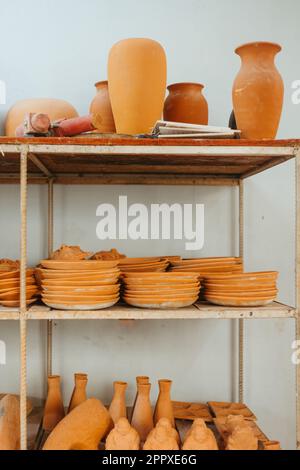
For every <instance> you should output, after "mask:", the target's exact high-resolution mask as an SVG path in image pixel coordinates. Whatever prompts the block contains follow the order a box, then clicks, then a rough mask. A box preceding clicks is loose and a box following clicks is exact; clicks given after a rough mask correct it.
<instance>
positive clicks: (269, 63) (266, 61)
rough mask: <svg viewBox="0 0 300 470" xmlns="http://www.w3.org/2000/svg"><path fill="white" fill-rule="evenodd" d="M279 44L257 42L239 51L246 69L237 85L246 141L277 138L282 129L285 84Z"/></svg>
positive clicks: (235, 97) (237, 109)
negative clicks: (279, 67)
mask: <svg viewBox="0 0 300 470" xmlns="http://www.w3.org/2000/svg"><path fill="white" fill-rule="evenodd" d="M280 51H281V47H280V46H279V45H278V44H274V43H270V42H254V43H250V44H245V45H243V46H240V47H238V48H237V49H236V51H235V52H236V54H238V55H239V56H240V57H241V60H242V66H241V69H240V72H239V74H238V75H237V77H236V79H235V82H234V85H233V106H234V114H235V117H236V122H237V127H238V129H240V130H241V131H242V137H243V138H245V139H275V137H276V134H277V130H278V127H279V122H280V117H281V112H282V106H283V95H284V85H283V81H282V78H281V75H280V74H279V72H278V70H277V68H276V66H275V62H274V60H275V55H276V54H277V53H278V52H280Z"/></svg>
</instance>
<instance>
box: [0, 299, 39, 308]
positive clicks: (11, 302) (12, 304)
mask: <svg viewBox="0 0 300 470" xmlns="http://www.w3.org/2000/svg"><path fill="white" fill-rule="evenodd" d="M37 300H38V299H37V298H33V299H30V300H27V301H26V305H27V307H28V306H29V305H32V304H34V303H35V302H36V301H37ZM1 305H2V306H3V307H8V308H19V307H20V300H6V301H1Z"/></svg>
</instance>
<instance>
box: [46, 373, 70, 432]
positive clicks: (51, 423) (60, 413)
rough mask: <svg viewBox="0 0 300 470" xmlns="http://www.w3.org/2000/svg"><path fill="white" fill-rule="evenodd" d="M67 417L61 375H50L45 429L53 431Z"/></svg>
mask: <svg viewBox="0 0 300 470" xmlns="http://www.w3.org/2000/svg"><path fill="white" fill-rule="evenodd" d="M64 417H65V410H64V404H63V400H62V395H61V390H60V376H59V375H50V376H49V377H48V395H47V400H46V405H45V410H44V418H43V429H44V431H47V432H51V431H53V429H54V428H55V426H57V424H58V423H59V422H60V421H61V420H62V419H63V418H64Z"/></svg>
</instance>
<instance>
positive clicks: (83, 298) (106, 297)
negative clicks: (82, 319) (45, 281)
mask: <svg viewBox="0 0 300 470" xmlns="http://www.w3.org/2000/svg"><path fill="white" fill-rule="evenodd" d="M42 297H43V298H47V299H50V300H51V299H54V300H57V301H62V302H77V301H78V300H80V302H81V304H84V303H85V302H95V303H96V302H98V301H99V302H102V301H108V302H109V301H112V300H115V299H116V298H118V297H119V294H118V293H117V294H103V295H93V294H90V295H89V294H84V295H80V294H78V295H77V294H62V293H60V292H58V293H56V294H51V293H49V292H45V293H43V295H42Z"/></svg>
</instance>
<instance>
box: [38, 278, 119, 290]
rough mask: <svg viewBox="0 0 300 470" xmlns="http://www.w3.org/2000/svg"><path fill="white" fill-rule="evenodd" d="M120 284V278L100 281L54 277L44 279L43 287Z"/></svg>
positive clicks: (83, 286)
mask: <svg viewBox="0 0 300 470" xmlns="http://www.w3.org/2000/svg"><path fill="white" fill-rule="evenodd" d="M117 285H119V282H118V278H107V279H102V280H100V281H80V280H79V281H78V280H77V279H76V280H74V281H64V280H62V279H58V280H54V279H49V280H47V279H45V280H44V281H42V286H43V287H51V288H55V287H71V288H72V287H73V288H76V287H82V288H86V287H108V286H117Z"/></svg>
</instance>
